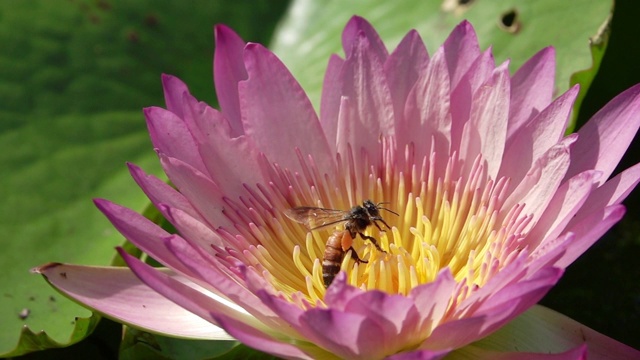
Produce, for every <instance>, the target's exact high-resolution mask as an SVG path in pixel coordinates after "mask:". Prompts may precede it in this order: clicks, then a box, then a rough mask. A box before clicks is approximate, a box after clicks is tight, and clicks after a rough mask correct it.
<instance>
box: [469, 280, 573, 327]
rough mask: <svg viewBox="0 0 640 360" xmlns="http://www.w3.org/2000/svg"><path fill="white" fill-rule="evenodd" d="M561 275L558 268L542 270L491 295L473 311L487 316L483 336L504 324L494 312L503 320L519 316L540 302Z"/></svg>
mask: <svg viewBox="0 0 640 360" xmlns="http://www.w3.org/2000/svg"><path fill="white" fill-rule="evenodd" d="M562 273H563V270H562V269H560V268H551V267H547V268H543V269H541V270H539V271H537V272H536V273H535V274H533V276H532V277H531V278H530V279H527V280H523V281H520V282H518V283H516V284H513V285H510V286H506V287H505V288H503V289H501V290H499V291H498V292H496V293H495V294H493V295H492V296H491V297H490V298H488V299H487V301H485V302H484V303H483V304H482V305H480V307H479V308H478V309H477V310H476V311H475V314H478V315H484V314H486V315H488V317H487V320H488V321H487V324H486V325H485V328H484V329H483V333H484V334H483V335H486V334H487V333H490V332H493V331H495V330H496V329H498V328H499V327H500V326H502V325H503V324H504V320H503V319H499V317H498V316H495V313H496V312H498V313H500V316H503V317H505V318H513V317H515V316H517V315H519V314H520V313H522V312H524V311H525V310H527V309H528V308H530V307H531V306H533V305H535V304H536V303H537V302H538V301H540V299H542V297H543V296H544V295H545V294H546V293H547V292H548V291H549V289H551V287H553V286H554V285H555V284H556V283H557V282H558V280H559V279H560V276H562ZM509 310H510V311H509ZM489 315H492V316H489Z"/></svg>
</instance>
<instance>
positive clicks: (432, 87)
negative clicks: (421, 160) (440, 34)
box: [397, 48, 451, 155]
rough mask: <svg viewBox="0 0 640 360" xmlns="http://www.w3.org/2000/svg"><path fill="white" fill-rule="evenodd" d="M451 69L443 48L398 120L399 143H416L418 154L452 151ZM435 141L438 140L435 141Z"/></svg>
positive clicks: (434, 57)
mask: <svg viewBox="0 0 640 360" xmlns="http://www.w3.org/2000/svg"><path fill="white" fill-rule="evenodd" d="M450 92H451V88H450V87H449V73H448V72H447V64H446V62H445V58H444V50H443V49H442V48H440V49H438V51H437V52H436V53H435V54H434V55H433V57H432V58H431V59H430V60H429V64H428V65H427V68H426V70H425V71H424V72H422V74H421V75H420V77H419V78H418V79H417V80H416V83H415V85H414V87H413V89H412V90H411V92H410V93H409V94H408V96H407V102H406V104H405V109H404V118H402V119H401V122H400V123H399V124H398V127H399V130H401V131H399V132H398V134H397V138H398V143H399V144H400V145H401V146H402V147H404V146H403V145H405V144H410V143H413V146H414V147H415V152H416V153H417V154H428V153H429V151H430V149H431V148H432V147H433V148H434V150H435V151H436V153H437V154H439V155H448V154H449V150H450V147H451V112H450V107H449V105H450V104H449V94H450ZM432 141H434V142H435V144H432Z"/></svg>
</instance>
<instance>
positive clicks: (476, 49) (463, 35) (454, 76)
mask: <svg viewBox="0 0 640 360" xmlns="http://www.w3.org/2000/svg"><path fill="white" fill-rule="evenodd" d="M443 48H444V55H445V59H446V62H447V68H448V69H449V78H450V79H451V80H450V83H451V84H450V87H451V89H455V88H456V87H457V86H458V82H459V81H460V79H461V78H462V77H463V76H464V75H465V74H466V73H467V71H468V70H469V67H470V66H471V64H473V63H474V62H475V61H476V59H477V58H478V57H479V56H480V46H479V45H478V38H477V36H476V32H475V30H474V29H473V26H472V25H471V23H469V22H468V21H467V20H463V21H462V22H461V23H460V24H459V25H458V26H456V27H455V29H453V31H452V32H451V34H450V35H449V37H448V38H447V40H445V42H444V45H443Z"/></svg>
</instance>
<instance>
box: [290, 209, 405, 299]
mask: <svg viewBox="0 0 640 360" xmlns="http://www.w3.org/2000/svg"><path fill="white" fill-rule="evenodd" d="M382 204H384V203H378V204H374V203H373V202H372V201H371V200H365V201H364V202H363V203H362V205H356V206H354V207H352V208H351V209H349V210H335V209H325V208H319V207H310V206H299V207H294V208H291V209H287V210H286V211H285V215H286V216H287V217H288V218H289V219H291V220H293V221H296V222H299V223H301V224H303V225H304V226H305V227H306V228H307V229H309V230H316V229H320V228H324V227H327V226H331V225H336V224H339V223H344V230H337V231H335V232H334V233H333V234H332V235H331V236H329V238H328V239H327V243H326V247H325V249H324V256H323V257H322V280H323V282H324V287H325V288H328V287H329V285H331V283H332V282H333V279H334V278H335V277H336V275H337V274H338V272H340V264H341V263H342V259H343V258H344V255H345V254H346V253H347V251H349V250H351V258H353V259H354V260H355V261H356V262H358V263H367V261H365V260H362V259H360V257H359V256H358V253H357V252H356V250H355V249H354V248H353V246H352V243H353V239H355V238H356V235H360V238H362V239H363V240H369V241H370V242H371V243H372V244H373V245H374V246H375V247H376V249H378V251H382V252H384V253H386V251H384V250H382V248H381V247H380V245H378V241H377V240H376V239H375V238H374V237H373V236H368V235H365V234H364V233H363V232H364V231H365V230H366V229H367V228H368V227H369V226H371V225H375V226H376V227H377V228H378V230H380V231H384V230H383V229H382V228H381V227H380V225H379V224H378V222H381V223H382V224H384V226H386V227H387V228H388V229H391V227H390V226H389V224H387V223H386V221H384V219H383V218H382V216H380V210H386V211H388V212H390V213H392V214H394V215H396V216H397V215H398V214H397V213H396V212H394V211H391V210H389V209H385V208H383V207H381V206H380V205H382Z"/></svg>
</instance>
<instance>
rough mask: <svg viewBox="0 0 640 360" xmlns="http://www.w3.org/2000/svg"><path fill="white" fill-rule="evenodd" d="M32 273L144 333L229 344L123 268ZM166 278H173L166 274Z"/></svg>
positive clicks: (54, 268)
mask: <svg viewBox="0 0 640 360" xmlns="http://www.w3.org/2000/svg"><path fill="white" fill-rule="evenodd" d="M33 271H34V272H37V273H40V274H42V275H43V276H44V277H45V278H46V279H47V281H48V282H49V283H50V284H51V285H53V286H54V287H55V288H57V289H58V290H60V291H61V292H63V293H64V294H65V295H67V296H69V297H71V298H72V299H74V300H75V301H78V302H79V303H81V304H83V305H85V306H87V307H89V308H91V309H93V310H95V311H97V312H99V313H101V314H104V315H105V316H107V317H109V318H111V319H114V320H116V321H118V322H122V323H125V324H127V325H131V326H133V327H136V328H140V329H143V330H146V331H150V332H154V333H160V334H166V335H170V336H177V337H184V338H190V339H208V340H232V338H231V337H230V336H229V335H227V334H226V333H225V332H224V331H223V330H222V329H220V328H218V327H217V326H215V325H213V324H211V323H210V322H208V321H206V320H204V319H202V318H200V317H199V316H196V315H195V314H193V313H191V312H189V311H187V310H185V309H184V308H182V307H180V306H178V305H176V304H175V303H174V302H172V301H169V300H168V299H167V298H165V297H164V296H162V295H160V294H159V293H157V292H156V291H154V290H152V289H151V288H149V287H148V286H146V285H145V284H143V283H142V282H140V280H139V279H138V278H137V277H136V276H135V275H134V274H133V273H132V272H131V270H129V269H127V268H124V267H90V266H79V265H66V264H56V263H51V264H46V265H42V266H40V267H37V268H35V269H34V270H33ZM167 276H176V275H175V274H174V273H171V272H167Z"/></svg>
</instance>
